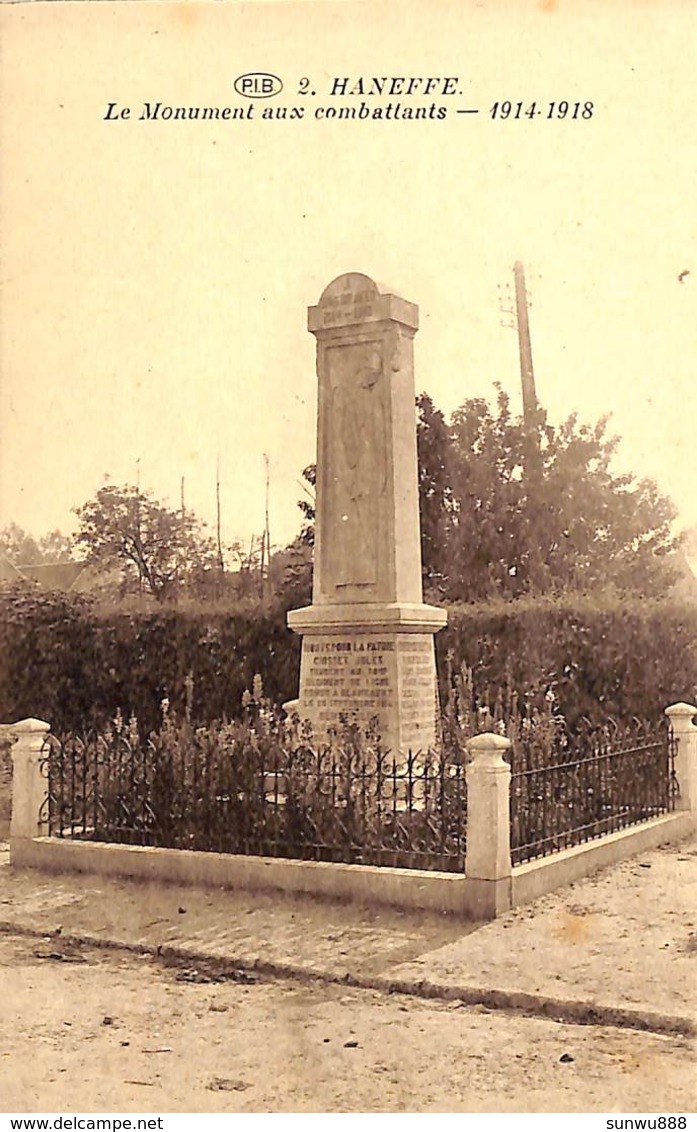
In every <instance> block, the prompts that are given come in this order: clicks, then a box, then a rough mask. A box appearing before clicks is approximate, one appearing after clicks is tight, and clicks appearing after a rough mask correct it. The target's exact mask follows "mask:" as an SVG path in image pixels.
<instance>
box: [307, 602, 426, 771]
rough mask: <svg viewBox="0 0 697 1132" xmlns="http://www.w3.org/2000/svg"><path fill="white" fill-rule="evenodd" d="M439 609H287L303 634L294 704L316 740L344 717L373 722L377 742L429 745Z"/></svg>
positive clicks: (394, 746) (392, 747)
mask: <svg viewBox="0 0 697 1132" xmlns="http://www.w3.org/2000/svg"><path fill="white" fill-rule="evenodd" d="M446 620H447V614H446V612H445V610H442V609H437V608H435V607H434V606H430V605H423V604H420V603H419V604H407V603H403V602H394V603H377V602H375V603H372V602H371V603H366V604H351V605H313V606H309V607H308V608H307V609H296V610H293V611H292V612H291V613H289V614H288V625H289V627H290V628H291V629H292V630H293V631H294V632H296V633H299V634H300V635H301V636H302V638H303V642H302V659H301V663H300V695H299V698H298V701H297V707H296V708H295V710H296V711H297V714H298V715H299V716H300V718H301V719H304V720H308V721H309V722H310V723H311V724H312V729H313V734H314V737H315V740H316V741H317V742H320V743H321V742H323V741H324V740H326V738H327V734H328V732H329V731H330V730H332V729H335V728H339V727H340V726H341V722H342V719H347V720H348V721H349V722H356V723H358V724H359V726H360V727H362V728H366V727H367V726H368V725H369V724H372V723H373V722H375V724H376V727H377V733H378V735H379V737H380V745H381V747H382V749H383V750H388V751H391V752H392V753H393V754H394V755H399V756H400V760H401V758H403V757H404V756H406V755H407V754H408V752H410V751H411V752H412V753H414V754H415V753H417V752H426V751H428V750H429V749H433V748H434V746H435V744H436V737H437V734H438V725H437V720H438V684H437V680H436V662H435V650H434V643H433V636H434V633H437V632H438V631H439V630H440V629H442V628H443V626H444V625H445V623H446Z"/></svg>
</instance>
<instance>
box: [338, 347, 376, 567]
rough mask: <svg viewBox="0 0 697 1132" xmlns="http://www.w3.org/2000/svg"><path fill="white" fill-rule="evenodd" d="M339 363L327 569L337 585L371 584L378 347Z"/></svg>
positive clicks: (358, 350)
mask: <svg viewBox="0 0 697 1132" xmlns="http://www.w3.org/2000/svg"><path fill="white" fill-rule="evenodd" d="M341 363H342V364H340V365H339V366H337V369H338V371H339V372H338V373H337V375H336V376H337V379H338V380H337V382H336V384H335V385H334V387H333V395H332V439H333V444H332V448H333V453H332V456H333V460H332V463H333V475H332V480H333V484H332V486H333V491H332V506H331V530H332V555H331V557H332V563H333V571H332V573H333V577H334V580H335V583H336V584H337V585H340V586H341V585H344V586H347V585H358V586H362V585H371V584H374V583H375V582H376V581H377V571H378V539H379V515H380V505H379V501H380V497H381V496H383V495H384V493H385V488H386V486H387V414H386V406H385V396H386V392H385V381H384V376H383V365H382V355H381V352H380V349H379V348H378V347H377V346H371V345H367V346H353V347H348V348H346V350H345V356H344V357H342V358H341Z"/></svg>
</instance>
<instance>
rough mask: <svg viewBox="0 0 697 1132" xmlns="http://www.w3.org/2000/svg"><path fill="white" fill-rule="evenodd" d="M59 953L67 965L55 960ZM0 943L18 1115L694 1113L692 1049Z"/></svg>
mask: <svg viewBox="0 0 697 1132" xmlns="http://www.w3.org/2000/svg"><path fill="white" fill-rule="evenodd" d="M58 956H62V957H61V958H58ZM208 970H209V974H206V968H205V967H203V966H202V965H201V964H199V966H198V967H197V968H195V969H192V967H191V966H189V967H186V966H184V967H182V966H164V965H163V964H162V963H161V961H158V960H156V959H153V958H152V957H151V956H144V957H141V958H138V957H136V956H134V955H130V954H127V953H124V952H114V951H104V950H96V949H90V948H87V947H71V946H68V945H66V944H65V943H63V942H62V940H61V937H60V936H59V937H55V938H54V939H45V940H42V939H39V938H29V937H26V936H24V937H20V936H11V935H5V936H1V937H0V984H1V985H2V1011H0V1097H2V1106H3V1108H4V1109H5V1110H6V1111H9V1112H33V1111H51V1112H53V1111H58V1112H61V1111H62V1112H80V1111H86V1112H103V1111H107V1112H125V1111H131V1112H155V1113H157V1112H281V1111H296V1112H297V1111H320V1112H345V1111H352V1112H357V1111H358V1112H360V1111H367V1112H373V1111H377V1112H400V1111H415V1112H438V1111H440V1112H477V1111H484V1112H486V1111H513V1112H546V1111H555V1112H556V1111H562V1112H564V1111H580V1112H604V1111H617V1112H634V1113H636V1112H637V1111H649V1112H661V1111H662V1112H672V1113H675V1112H686V1111H692V1110H693V1109H694V1108H695V1101H696V1100H697V1096H696V1089H695V1073H694V1064H695V1061H694V1053H695V1049H694V1042H693V1041H691V1040H689V1039H685V1038H680V1037H676V1036H664V1035H658V1034H649V1033H639V1032H636V1031H633V1030H626V1029H618V1028H603V1027H590V1026H576V1025H567V1024H561V1023H556V1022H552V1021H546V1020H542V1019H536V1018H524V1017H521V1016H519V1015H518V1016H514V1015H509V1014H506V1013H502V1012H499V1011H497V1012H496V1013H488V1012H487V1011H484V1010H482V1009H481V1008H471V1007H463V1006H461V1005H459V1004H458V1003H443V1002H438V1003H436V1002H429V1001H424V1000H422V999H418V998H413V997H409V998H407V997H402V996H399V995H387V994H384V993H379V992H376V991H371V990H354V989H351V990H348V989H346V988H341V987H339V986H326V985H321V984H318V983H316V982H312V983H303V982H301V981H297V980H296V981H294V980H272V979H261V978H258V977H256V976H254V977H253V978H254V981H253V982H247V981H244V980H246V979H250V978H252V976H249V975H242V974H240V975H239V976H238V978H239V979H240V980H242V981H234V980H228V981H225V982H205V981H203V982H201V981H191V980H197V979H202V978H203V979H205V978H208V977H209V975H210V972H211V971H212V968H209V969H208Z"/></svg>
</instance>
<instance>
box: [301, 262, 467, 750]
mask: <svg viewBox="0 0 697 1132" xmlns="http://www.w3.org/2000/svg"><path fill="white" fill-rule="evenodd" d="M417 328H418V308H417V307H416V306H415V305H414V304H413V303H409V302H406V301H405V300H404V299H401V298H399V297H398V296H397V295H393V294H383V293H381V292H380V291H379V290H378V287H377V286H376V284H375V283H374V282H373V281H372V279H369V278H368V277H367V276H366V275H360V274H356V273H351V274H348V275H341V276H340V277H339V278H338V279H335V280H334V282H333V283H330V284H329V286H328V287H327V288H326V289H325V290H324V291H323V293H322V296H321V298H320V300H319V303H318V304H317V306H314V307H310V308H309V310H308V329H309V330H310V332H311V333H312V334H314V335H315V338H316V339H317V376H318V379H319V403H318V434H317V485H316V521H315V560H314V583H313V594H312V605H310V606H309V607H307V608H305V609H296V610H293V611H292V612H291V613H289V614H288V625H289V627H290V628H291V629H293V630H294V631H295V632H296V633H299V634H301V635H302V660H301V666H300V696H299V700H298V703H297V707H296V710H297V712H298V714H299V715H300V717H301V718H302V719H308V720H310V722H311V723H312V725H313V731H314V736H315V739H316V740H318V741H322V739H323V738H324V737H325V736H326V732H327V730H328V729H329V728H333V727H335V726H337V724H338V723H339V718H340V716H342V715H344V716H346V717H347V718H349V719H351V720H356V721H357V722H358V723H359V724H361V725H362V726H366V725H367V724H368V722H369V721H370V720H372V719H375V718H377V726H378V731H379V734H380V736H381V740H382V744H383V746H384V747H385V748H387V749H389V750H390V751H392V752H393V753H394V754H395V755H396V754H398V753H399V754H400V755H404V754H406V752H407V751H409V750H411V751H412V752H417V751H426V750H427V749H429V748H431V747H433V745H434V743H435V741H436V734H437V713H438V689H437V683H436V665H435V654H434V644H433V637H434V634H435V633H436V632H438V630H439V629H442V628H443V626H444V625H445V624H446V621H447V614H446V612H445V610H442V609H438V608H436V607H434V606H430V605H425V604H424V602H423V590H422V583H421V540H420V533H419V497H418V478H417V477H418V472H417V456H416V411H415V394H414V353H413V340H414V335H415V333H416V330H417Z"/></svg>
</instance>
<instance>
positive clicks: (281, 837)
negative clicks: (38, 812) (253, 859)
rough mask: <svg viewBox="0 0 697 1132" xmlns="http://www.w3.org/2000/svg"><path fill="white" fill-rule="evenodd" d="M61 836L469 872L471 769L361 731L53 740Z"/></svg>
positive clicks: (226, 731)
mask: <svg viewBox="0 0 697 1132" xmlns="http://www.w3.org/2000/svg"><path fill="white" fill-rule="evenodd" d="M46 772H47V775H48V801H47V814H46V815H45V817H46V820H47V822H48V826H49V833H50V834H51V835H52V836H56V837H70V838H74V839H84V840H93V841H109V842H119V843H125V844H129V845H152V846H164V847H168V848H180V849H198V850H204V851H211V852H222V853H242V854H254V855H261V856H273V857H293V858H300V859H304V860H315V861H335V862H347V863H361V864H372V865H384V866H393V867H406V868H425V869H441V870H445V871H452V872H461V871H463V870H464V862H465V836H466V821H467V815H466V803H467V797H466V790H465V775H464V766H463V765H461V764H459V763H458V764H455V765H453V764H451V763H448V762H447V761H446V760H444V759H443V758H440V757H439V756H438V755H436V754H435V753H429V754H426V755H416V756H410V757H409V758H405V759H403V760H401V761H398V760H396V759H394V758H392V757H391V756H388V755H386V754H384V753H383V752H381V751H380V750H379V748H371V747H369V746H365V745H361V744H360V743H357V742H356V741H355V737H354V738H353V739H352V738H351V736H349V737H348V741H347V742H346V743H344V744H343V745H342V744H340V743H337V744H334V745H330V746H327V747H325V748H321V749H315V748H313V747H310V746H307V745H300V746H294V747H288V746H285V747H284V746H282V745H281V744H280V743H279V742H278V741H277V738H274V737H273V736H268V735H264V734H263V732H262V733H260V734H258V735H257V734H256V733H255V732H254V730H253V729H252V730H250V729H247V730H245V729H243V728H240V727H237V728H235V727H228V728H225V727H219V728H215V727H213V728H207V729H205V730H204V729H199V730H194V729H193V728H191V727H188V726H185V727H180V728H178V729H174V728H171V727H170V728H165V729H164V730H163V731H162V732H160V733H158V734H156V735H152V736H151V737H150V738H149V739H148V740H145V741H141V740H140V739H139V738H138V737H137V735H133V734H130V735H129V734H128V732H127V730H124V731H122V732H121V733H115V732H111V733H107V734H106V735H91V736H88V737H78V736H76V735H68V736H65V737H63V738H56V737H51V738H50V740H49V743H48V748H47V754H46Z"/></svg>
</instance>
